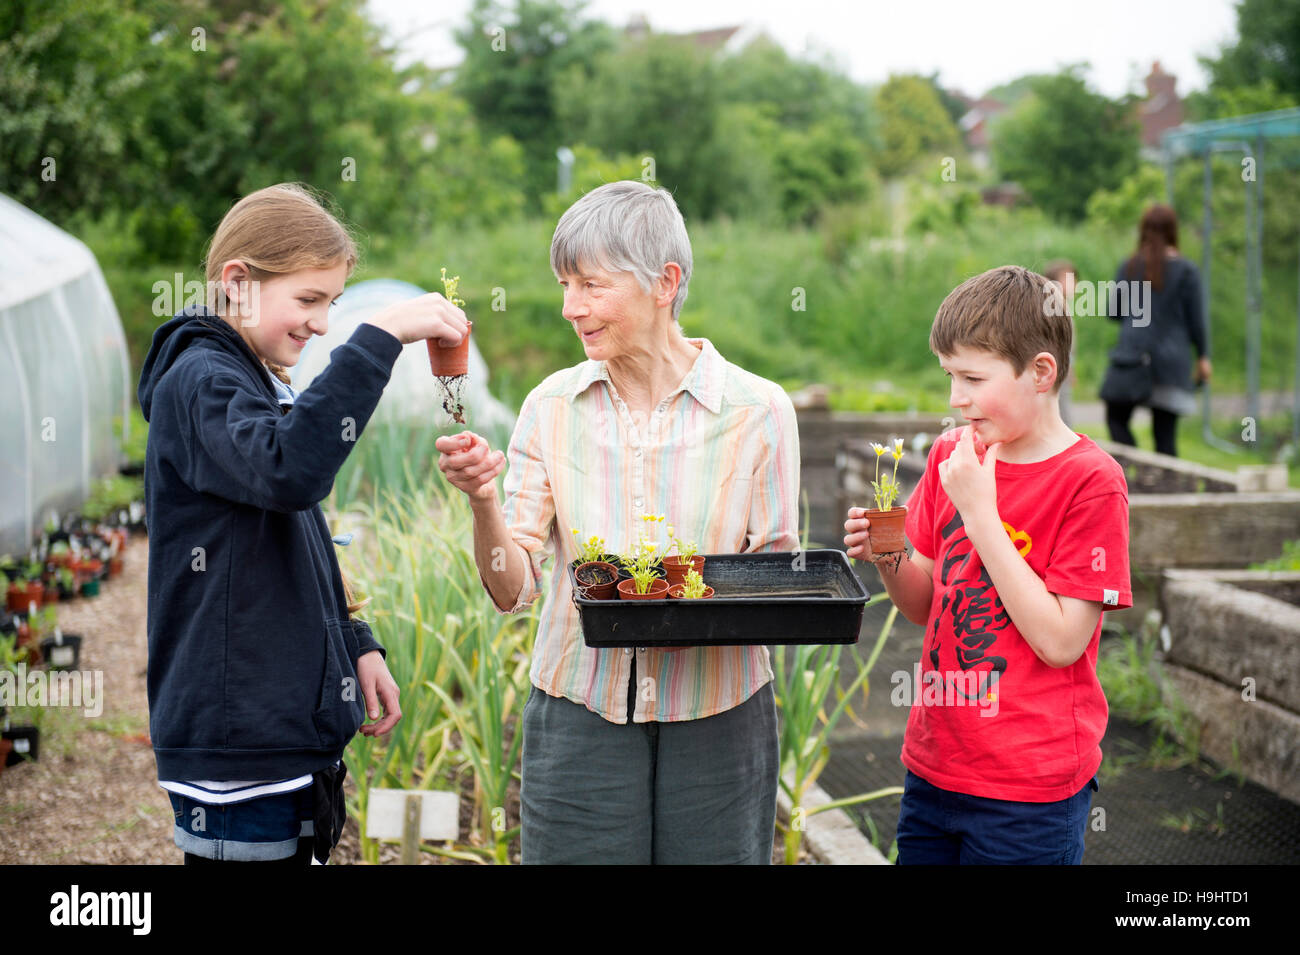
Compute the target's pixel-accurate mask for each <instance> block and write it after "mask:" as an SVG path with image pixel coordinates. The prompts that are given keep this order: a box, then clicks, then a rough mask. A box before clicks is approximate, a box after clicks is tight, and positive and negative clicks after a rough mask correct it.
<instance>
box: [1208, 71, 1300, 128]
mask: <svg viewBox="0 0 1300 955" xmlns="http://www.w3.org/2000/svg"><path fill="white" fill-rule="evenodd" d="M1184 106H1185V107H1186V110H1187V115H1188V116H1189V117H1190V119H1189V121H1193V122H1201V121H1203V120H1207V119H1226V118H1228V117H1232V116H1247V115H1250V114H1251V113H1267V112H1270V111H1272V110H1276V109H1291V108H1294V107H1296V106H1300V92H1288V93H1284V92H1282V91H1281V90H1279V89H1278V88H1277V86H1276V84H1275V83H1274V81H1273V80H1271V79H1266V80H1261V81H1260V82H1258V83H1254V84H1252V85H1249V86H1230V87H1222V86H1220V87H1211V88H1210V89H1208V90H1197V91H1195V92H1193V93H1191V94H1190V95H1188V97H1187V100H1186V101H1185V103H1184Z"/></svg>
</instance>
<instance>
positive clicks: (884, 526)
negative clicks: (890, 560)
mask: <svg viewBox="0 0 1300 955" xmlns="http://www.w3.org/2000/svg"><path fill="white" fill-rule="evenodd" d="M865 516H866V518H867V520H869V521H870V522H871V552H872V553H873V554H897V553H899V552H900V551H902V550H903V549H904V544H903V526H904V524H906V523H907V508H906V507H891V508H890V509H889V510H887V511H882V510H879V509H878V508H874V507H871V508H867V513H866V515H865Z"/></svg>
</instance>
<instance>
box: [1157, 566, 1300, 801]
mask: <svg viewBox="0 0 1300 955" xmlns="http://www.w3.org/2000/svg"><path fill="white" fill-rule="evenodd" d="M1163 580H1164V586H1163V588H1162V591H1161V607H1162V612H1163V617H1164V622H1165V627H1167V630H1166V631H1165V633H1166V634H1167V639H1168V650H1167V652H1166V654H1165V664H1164V671H1165V673H1166V675H1167V676H1168V677H1169V686H1168V688H1167V689H1168V690H1169V692H1172V693H1175V694H1177V696H1178V697H1179V698H1180V699H1181V700H1182V702H1183V703H1184V704H1185V705H1186V706H1187V708H1188V709H1189V710H1190V711H1191V713H1192V715H1193V716H1194V717H1195V718H1196V720H1197V723H1198V724H1199V727H1200V731H1201V752H1202V753H1204V754H1205V755H1206V756H1208V757H1210V758H1211V759H1213V760H1214V761H1215V762H1217V763H1219V764H1221V765H1223V766H1226V767H1229V768H1231V769H1236V770H1240V771H1241V772H1242V773H1243V774H1244V775H1246V776H1247V777H1249V778H1251V779H1253V780H1255V781H1256V782H1258V783H1260V784H1261V785H1263V786H1267V787H1268V788H1269V789H1272V790H1273V791H1274V792H1277V793H1279V794H1280V795H1282V796H1285V797H1287V798H1288V799H1292V800H1295V801H1297V802H1300V599H1297V597H1298V595H1300V572H1294V571H1241V570H1238V571H1231V570H1229V571H1194V570H1168V571H1166V572H1165V573H1164V575H1163ZM1272 594H1278V595H1281V596H1282V597H1285V598H1289V599H1279V597H1278V596H1273V595H1272Z"/></svg>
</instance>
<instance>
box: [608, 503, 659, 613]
mask: <svg viewBox="0 0 1300 955" xmlns="http://www.w3.org/2000/svg"><path fill="white" fill-rule="evenodd" d="M642 520H643V521H644V522H645V523H646V524H647V525H653V524H656V523H663V520H664V517H663V515H660V514H647V515H645V516H644V517H643V518H642ZM619 560H620V561H621V562H622V564H623V566H624V567H626V568H627V571H628V573H629V574H631V575H632V584H633V586H632V587H630V588H629V587H627V586H626V583H627V582H626V581H624V582H623V583H622V584H619V593H620V594H623V595H630V594H629V591H630V592H631V594H635V595H636V596H640V597H645V596H647V595H649V594H651V593H652V592H653V591H657V590H659V589H662V590H664V591H667V590H668V582H667V581H663V587H662V588H659V587H658V585H657V583H656V582H657V581H660V580H661V579H662V578H661V577H660V570H661V567H662V564H663V551H662V548H661V547H660V546H659V544H658V543H657V542H656V541H653V540H650V539H648V538H647V537H646V536H645V533H644V531H643V532H642V535H641V538H640V539H639V540H638V541H637V543H636V546H635V547H634V548H632V552H631V553H629V554H624V555H623V556H622V557H620V558H619Z"/></svg>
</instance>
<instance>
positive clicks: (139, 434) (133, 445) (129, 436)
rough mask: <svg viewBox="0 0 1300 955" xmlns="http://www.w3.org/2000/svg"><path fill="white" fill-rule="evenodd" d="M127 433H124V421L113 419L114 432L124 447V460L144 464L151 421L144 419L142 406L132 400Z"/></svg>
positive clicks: (119, 443) (129, 462)
mask: <svg viewBox="0 0 1300 955" xmlns="http://www.w3.org/2000/svg"><path fill="white" fill-rule="evenodd" d="M125 431H126V434H125V436H124V435H123V421H122V419H121V418H114V419H113V434H114V435H115V436H116V438H117V442H118V445H119V446H120V447H121V449H122V460H123V461H124V462H125V463H127V464H143V463H144V455H145V451H146V450H147V449H148V445H149V422H147V421H145V420H144V415H142V414H141V413H140V408H139V406H138V405H137V404H136V403H135V402H131V410H130V416H129V418H128V419H127V421H126V428H125Z"/></svg>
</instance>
